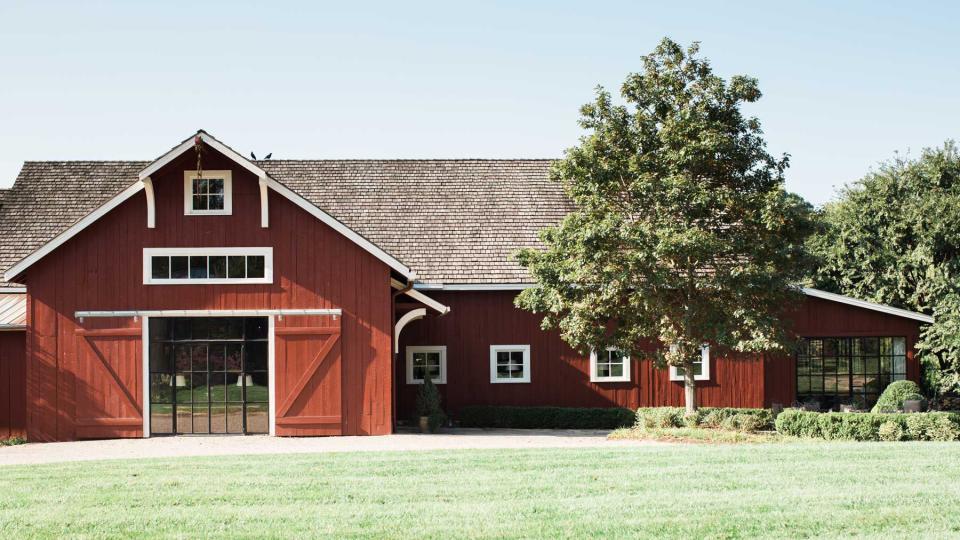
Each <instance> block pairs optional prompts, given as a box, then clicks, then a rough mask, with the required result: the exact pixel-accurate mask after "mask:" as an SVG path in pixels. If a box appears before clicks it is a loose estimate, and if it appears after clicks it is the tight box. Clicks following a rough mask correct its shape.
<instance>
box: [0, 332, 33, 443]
mask: <svg viewBox="0 0 960 540" xmlns="http://www.w3.org/2000/svg"><path fill="white" fill-rule="evenodd" d="M25 345H26V335H25V332H0V440H3V439H9V438H10V437H23V436H25V435H26V423H27V393H26V388H27V385H26V382H27V373H26V352H25V351H24V347H25Z"/></svg>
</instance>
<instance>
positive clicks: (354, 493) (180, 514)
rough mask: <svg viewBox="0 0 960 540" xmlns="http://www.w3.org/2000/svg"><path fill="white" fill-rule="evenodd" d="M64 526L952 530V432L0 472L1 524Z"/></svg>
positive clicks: (57, 529) (689, 532)
mask: <svg viewBox="0 0 960 540" xmlns="http://www.w3.org/2000/svg"><path fill="white" fill-rule="evenodd" d="M2 451H3V450H2V449H0V452H2ZM64 535H65V536H70V537H105V536H138V537H142V536H148V537H149V536H161V537H198V536H199V537H210V536H213V537H248V538H253V537H257V538H260V537H291V536H296V537H317V536H326V537H368V538H379V537H392V538H409V537H434V538H451V537H490V536H496V537H584V536H590V537H597V536H612V537H637V536H657V537H672V538H695V537H705V536H706V537H753V536H762V537H771V538H782V537H798V536H817V537H847V536H869V537H881V536H883V537H887V538H897V537H918V536H925V537H944V536H960V444H955V443H821V444H815V443H789V444H764V445H670V446H637V447H626V448H623V447H618V448H602V449H601V448H595V449H555V450H519V451H518V450H462V451H452V452H406V453H355V454H314V455H283V456H256V457H252V456H251V457H218V458H181V459H162V460H143V461H112V462H92V463H91V462H87V463H71V464H58V465H39V466H15V467H3V468H0V537H3V538H22V537H27V536H31V537H32V536H40V537H53V536H64Z"/></svg>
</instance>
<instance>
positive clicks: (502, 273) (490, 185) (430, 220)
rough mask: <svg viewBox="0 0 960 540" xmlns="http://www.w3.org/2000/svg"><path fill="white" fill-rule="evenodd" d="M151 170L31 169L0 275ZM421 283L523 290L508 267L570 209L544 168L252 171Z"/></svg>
mask: <svg viewBox="0 0 960 540" xmlns="http://www.w3.org/2000/svg"><path fill="white" fill-rule="evenodd" d="M149 163H150V162H146V161H43V162H35V161H32V162H26V163H24V165H23V168H22V169H21V171H20V174H19V175H18V177H17V180H16V182H15V184H14V186H13V188H12V189H10V190H8V191H7V192H6V193H5V194H4V195H2V197H3V199H2V200H3V201H5V202H3V203H2V204H0V271H4V272H5V271H6V270H7V269H9V268H10V267H11V266H13V265H14V264H16V263H17V262H18V261H20V260H21V259H23V258H24V257H26V256H27V255H29V254H30V253H32V252H33V251H35V250H37V249H38V248H40V247H41V246H43V245H44V244H45V243H47V242H48V241H50V240H51V239H52V238H53V237H55V236H56V235H58V234H60V233H61V232H63V231H65V230H66V229H68V228H69V227H70V226H71V225H73V224H74V223H76V222H77V221H79V220H80V219H81V218H83V217H84V216H86V215H87V214H89V213H90V212H92V211H94V210H95V209H97V208H98V207H99V206H101V205H102V204H104V203H106V202H107V201H109V200H110V199H111V198H112V197H114V196H115V195H117V194H118V193H120V192H121V191H123V190H124V189H126V188H127V187H129V186H130V185H132V184H133V183H135V182H136V181H137V174H138V173H139V172H140V171H141V170H142V169H143V168H144V167H146V166H147V165H149ZM255 163H256V165H257V166H259V167H262V168H263V169H264V170H265V171H266V172H267V173H268V174H269V175H270V176H271V177H272V178H273V179H275V180H277V181H278V182H280V183H282V184H284V185H286V186H287V187H288V188H290V189H291V190H293V191H295V192H297V193H298V194H299V195H301V196H302V197H304V198H306V199H307V200H308V201H310V202H311V203H313V204H314V205H315V206H317V207H318V208H320V209H322V210H324V211H325V212H327V213H329V214H330V215H332V216H333V217H335V218H336V219H338V220H339V221H341V222H342V223H343V224H345V225H346V226H348V227H350V228H351V229H353V230H354V231H356V232H357V233H359V234H361V235H363V236H364V237H365V238H367V239H368V240H370V241H371V242H373V243H374V244H376V245H377V246H379V247H380V248H381V249H383V250H385V251H386V252H388V253H390V254H391V255H393V256H394V257H396V258H397V259H399V260H400V261H402V262H403V263H404V264H406V265H407V266H409V267H411V268H412V269H413V270H414V271H416V272H417V274H418V276H419V280H420V281H421V282H424V283H446V284H453V283H461V284H482V283H524V282H529V280H530V278H529V276H528V275H527V273H526V271H525V270H524V269H523V268H521V267H520V266H519V265H518V264H517V263H516V262H514V261H513V260H512V257H511V256H512V254H513V253H514V252H515V251H516V250H517V249H519V248H521V247H530V246H538V245H539V240H538V238H537V232H538V231H539V230H540V229H542V228H543V227H545V226H548V225H552V224H556V223H558V222H559V221H560V219H562V218H563V216H564V215H566V214H567V213H568V212H569V211H570V210H571V208H572V207H571V204H570V202H569V200H568V199H567V198H566V197H565V196H564V194H563V192H562V190H561V189H560V186H558V185H557V184H555V183H553V182H551V181H550V180H549V178H548V171H549V167H550V165H551V160H538V159H452V160H272V161H257V162H255Z"/></svg>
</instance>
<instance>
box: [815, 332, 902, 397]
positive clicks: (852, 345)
mask: <svg viewBox="0 0 960 540" xmlns="http://www.w3.org/2000/svg"><path fill="white" fill-rule="evenodd" d="M906 378H907V344H906V339H905V338H902V337H846V338H803V339H802V340H801V341H800V345H799V348H798V350H797V400H798V401H800V402H811V401H814V402H818V403H819V404H820V407H821V408H824V409H826V408H831V409H835V408H837V407H839V406H840V405H843V404H851V405H857V406H861V407H869V406H872V405H873V404H874V403H876V401H877V398H878V397H879V396H880V393H881V392H883V390H884V389H885V388H886V387H887V385H888V384H890V383H891V382H893V381H898V380H902V379H906Z"/></svg>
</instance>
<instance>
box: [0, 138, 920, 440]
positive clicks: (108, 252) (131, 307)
mask: <svg viewBox="0 0 960 540" xmlns="http://www.w3.org/2000/svg"><path fill="white" fill-rule="evenodd" d="M198 157H199V159H198ZM550 163H551V162H550V161H548V160H348V161H340V160H322V161H299V160H297V161H294V160H273V161H269V160H268V161H250V160H247V159H245V158H244V157H242V156H241V155H239V154H238V153H237V152H235V151H234V150H232V149H230V148H229V147H227V146H225V145H224V144H223V143H221V142H219V141H218V140H216V139H215V138H213V137H212V136H210V135H209V134H208V133H206V132H203V131H200V132H198V133H197V134H196V136H195V137H191V138H189V139H187V140H186V141H184V142H183V143H181V144H179V145H178V146H176V147H175V148H173V149H172V150H170V151H169V152H167V153H165V154H164V155H162V156H161V157H159V158H158V159H156V160H154V161H151V162H117V161H111V162H93V161H68V162H27V163H25V164H24V166H23V169H22V170H21V172H20V174H19V176H18V178H17V180H16V183H15V184H14V186H13V188H12V189H10V190H7V191H2V192H0V268H3V269H4V270H5V274H4V282H3V283H2V285H0V438H2V437H7V436H16V435H22V434H26V436H27V437H28V438H29V439H30V440H35V441H54V440H74V439H82V438H109V437H144V436H151V435H168V434H196V433H203V434H219V433H223V434H228V433H229V434H233V433H235V434H245V433H269V434H276V435H292V436H298V435H339V434H345V435H346V434H350V435H357V434H371V435H374V434H386V433H390V432H392V431H393V429H394V427H395V426H396V424H397V421H398V419H399V420H404V419H407V418H409V417H410V416H411V414H412V409H413V401H414V395H415V390H416V388H417V385H418V384H420V383H421V382H422V380H423V377H424V375H425V374H426V373H430V374H431V377H432V378H433V379H434V380H435V381H437V382H438V385H439V387H440V389H441V392H442V393H443V394H444V397H445V403H446V404H447V406H448V409H449V412H451V413H453V415H454V417H455V416H456V413H457V411H458V410H459V409H460V408H461V407H463V406H464V405H471V404H502V405H559V406H591V407H593V406H597V407H602V406H626V407H637V406H642V405H678V404H680V403H682V383H681V382H679V380H678V379H679V378H678V377H676V374H675V373H672V372H671V371H670V370H665V369H659V368H657V367H656V366H654V365H653V364H652V362H651V361H650V360H649V359H647V358H629V357H626V356H625V355H624V354H622V353H620V352H619V351H615V350H610V351H597V352H594V353H591V354H588V355H585V354H581V353H578V352H576V351H574V350H571V349H570V348H569V347H568V346H567V345H565V343H564V342H563V341H562V340H561V339H560V338H559V336H558V335H557V334H556V333H555V332H545V331H543V330H541V329H540V327H539V324H540V319H539V317H537V316H536V315H533V314H530V313H527V312H524V311H521V310H518V309H516V308H515V307H514V306H513V298H514V296H515V295H516V293H517V291H519V290H521V289H523V288H524V287H527V286H529V283H530V277H529V276H528V275H527V274H526V273H525V271H524V270H523V269H522V268H521V267H519V266H518V265H517V264H516V263H515V262H513V260H512V259H511V254H512V253H513V252H514V251H515V250H516V249H518V248H520V247H525V246H536V245H538V240H537V236H536V233H537V231H538V230H540V229H542V228H543V227H545V226H548V225H552V224H555V223H557V222H558V221H559V220H560V219H561V218H562V217H563V216H564V215H565V214H566V213H567V212H569V211H570V209H571V207H570V203H569V201H568V200H567V199H566V198H565V197H564V195H563V193H562V191H561V190H560V189H559V187H558V186H557V185H555V184H553V183H552V182H550V181H549V179H548V169H549V166H550ZM806 292H807V299H806V301H805V303H804V304H803V305H802V306H800V307H799V309H797V310H796V312H795V314H794V315H793V316H792V317H793V321H792V323H793V327H794V328H795V330H796V332H797V334H798V335H799V336H800V337H801V338H803V339H802V340H801V346H800V348H799V350H798V352H797V353H796V354H795V355H791V356H788V357H775V356H773V355H765V354H758V355H742V354H735V353H731V352H730V351H723V350H712V349H711V348H709V347H705V348H704V351H703V355H702V362H701V363H700V364H699V365H698V366H697V379H698V380H699V381H700V382H699V384H700V385H701V390H700V398H701V401H702V403H703V404H704V405H716V406H721V405H723V406H743V407H759V406H770V405H771V404H773V403H781V404H787V405H788V404H790V403H793V402H796V401H798V400H808V399H810V400H817V401H820V402H821V403H822V404H824V405H825V406H833V405H836V404H838V403H842V402H847V401H852V400H856V399H861V400H865V401H867V402H869V401H870V400H874V399H876V396H877V395H878V394H879V392H880V391H882V390H883V388H884V387H885V386H886V385H887V384H888V383H889V382H890V381H892V380H897V379H903V378H909V379H914V380H916V379H918V378H919V367H918V363H917V361H916V360H915V358H914V343H915V342H916V340H917V337H918V334H919V325H920V324H921V323H924V322H930V321H931V320H932V319H930V317H928V316H926V315H923V314H919V313H913V312H908V311H904V310H900V309H896V308H892V307H888V306H882V305H877V304H872V303H868V302H863V301H859V300H854V299H851V298H847V297H842V296H838V295H833V294H829V293H824V292H822V291H815V290H807V291H806Z"/></svg>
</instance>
